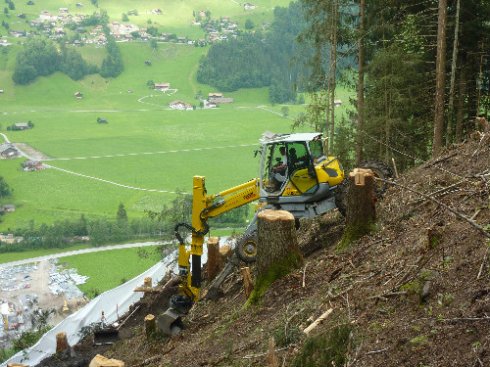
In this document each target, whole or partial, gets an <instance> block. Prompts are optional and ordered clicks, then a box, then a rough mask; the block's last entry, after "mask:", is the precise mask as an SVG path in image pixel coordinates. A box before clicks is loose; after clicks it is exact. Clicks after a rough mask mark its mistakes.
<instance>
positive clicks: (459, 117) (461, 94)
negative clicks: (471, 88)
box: [455, 69, 466, 143]
mask: <svg viewBox="0 0 490 367" xmlns="http://www.w3.org/2000/svg"><path fill="white" fill-rule="evenodd" d="M465 95H466V81H465V71H464V69H461V71H460V72H459V77H458V104H457V110H456V137H455V140H456V142H457V143H459V142H461V141H462V140H463V120H464V110H465V105H464V99H465Z"/></svg>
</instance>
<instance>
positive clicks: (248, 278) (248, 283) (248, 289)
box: [240, 266, 254, 299]
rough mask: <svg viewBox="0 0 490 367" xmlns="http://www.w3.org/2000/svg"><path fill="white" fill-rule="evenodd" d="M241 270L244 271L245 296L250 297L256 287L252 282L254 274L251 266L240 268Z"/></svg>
mask: <svg viewBox="0 0 490 367" xmlns="http://www.w3.org/2000/svg"><path fill="white" fill-rule="evenodd" d="M240 271H241V273H242V278H243V289H244V291H245V297H246V298H247V299H248V297H250V294H252V291H253V289H254V284H253V282H252V275H251V274H250V268H249V267H248V266H247V267H243V268H240Z"/></svg>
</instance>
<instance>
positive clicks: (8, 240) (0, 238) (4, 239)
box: [0, 233, 24, 245]
mask: <svg viewBox="0 0 490 367" xmlns="http://www.w3.org/2000/svg"><path fill="white" fill-rule="evenodd" d="M23 240H24V237H21V236H14V235H13V234H12V233H9V234H3V233H0V242H1V243H5V244H7V245H13V244H15V243H20V242H22V241H23Z"/></svg>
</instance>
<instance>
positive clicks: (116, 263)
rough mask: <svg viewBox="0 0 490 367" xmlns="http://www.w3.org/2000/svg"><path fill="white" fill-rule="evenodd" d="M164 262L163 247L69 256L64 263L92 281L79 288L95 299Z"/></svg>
mask: <svg viewBox="0 0 490 367" xmlns="http://www.w3.org/2000/svg"><path fill="white" fill-rule="evenodd" d="M160 260H161V247H159V246H150V247H141V248H131V249H122V250H112V251H102V252H96V253H91V254H83V255H76V256H68V257H64V258H63V259H61V260H60V262H62V263H63V264H66V267H68V268H76V269H77V271H78V273H79V274H80V275H86V276H89V277H90V279H89V280H88V281H87V283H85V284H82V285H81V286H80V287H79V288H80V289H81V290H82V291H83V292H84V293H85V294H86V295H88V296H89V297H91V298H93V297H95V296H96V295H98V294H99V293H102V292H105V291H107V290H109V289H112V288H114V287H117V286H118V285H120V284H122V283H125V282H126V281H128V280H130V279H132V278H134V277H135V276H137V275H139V274H141V273H142V272H144V271H145V270H147V269H148V268H150V267H151V266H153V265H155V264H156V263H157V262H158V261H160Z"/></svg>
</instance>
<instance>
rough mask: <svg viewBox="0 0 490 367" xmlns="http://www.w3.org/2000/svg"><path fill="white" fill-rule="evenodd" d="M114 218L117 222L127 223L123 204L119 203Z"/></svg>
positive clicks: (126, 214)
mask: <svg viewBox="0 0 490 367" xmlns="http://www.w3.org/2000/svg"><path fill="white" fill-rule="evenodd" d="M116 218H117V220H118V221H120V220H122V221H127V220H128V213H127V212H126V208H124V204H123V203H120V204H119V207H118V208H117V214H116Z"/></svg>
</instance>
